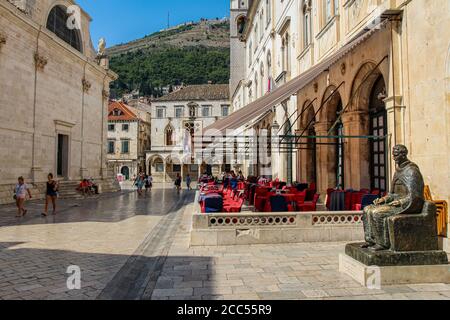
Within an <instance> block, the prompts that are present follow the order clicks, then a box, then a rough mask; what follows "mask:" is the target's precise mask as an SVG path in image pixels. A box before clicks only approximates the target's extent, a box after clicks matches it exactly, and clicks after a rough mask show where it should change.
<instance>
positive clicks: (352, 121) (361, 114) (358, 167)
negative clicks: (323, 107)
mask: <svg viewBox="0 0 450 320" xmlns="http://www.w3.org/2000/svg"><path fill="white" fill-rule="evenodd" d="M342 123H343V125H344V135H346V136H366V135H368V134H369V114H368V113H367V112H365V111H352V112H346V113H345V114H344V115H343V116H342ZM344 154H345V157H344V177H345V186H346V188H351V189H354V190H360V189H365V188H368V189H370V157H371V154H370V140H369V139H366V138H349V139H345V144H344Z"/></svg>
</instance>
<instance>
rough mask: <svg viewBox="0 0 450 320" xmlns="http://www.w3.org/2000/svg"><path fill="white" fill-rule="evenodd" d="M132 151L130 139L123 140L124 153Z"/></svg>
mask: <svg viewBox="0 0 450 320" xmlns="http://www.w3.org/2000/svg"><path fill="white" fill-rule="evenodd" d="M128 153H130V141H129V140H122V154H128Z"/></svg>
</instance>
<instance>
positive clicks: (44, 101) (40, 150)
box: [0, 0, 117, 202]
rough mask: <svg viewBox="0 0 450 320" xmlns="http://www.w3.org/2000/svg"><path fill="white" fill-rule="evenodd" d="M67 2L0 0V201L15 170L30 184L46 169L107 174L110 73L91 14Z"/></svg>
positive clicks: (64, 176) (70, 174) (70, 177)
mask: <svg viewBox="0 0 450 320" xmlns="http://www.w3.org/2000/svg"><path fill="white" fill-rule="evenodd" d="M74 4H75V2H74V1H64V0H58V1H55V0H40V1H29V0H21V1H6V0H1V1H0V84H1V88H2V89H1V91H0V105H1V110H2V112H1V113H0V141H1V142H0V150H1V154H2V155H1V157H0V181H1V182H0V183H1V184H2V190H3V191H2V195H1V196H0V199H1V201H2V202H10V201H11V200H12V195H11V191H10V189H12V187H11V185H12V184H14V183H16V181H17V177H18V176H24V177H25V179H26V181H27V182H28V183H31V184H34V186H35V187H39V186H40V185H42V183H43V182H44V181H46V179H47V174H48V173H49V172H52V173H54V175H55V176H58V179H60V180H67V181H78V180H79V179H81V178H84V177H94V178H97V179H103V178H106V177H107V170H106V148H105V145H106V114H107V108H108V95H109V92H108V91H109V90H108V89H109V83H110V82H111V81H112V80H114V79H116V77H117V76H116V74H115V73H114V72H112V71H110V70H108V67H107V65H108V63H107V59H106V58H103V59H101V60H100V59H97V55H96V52H95V50H94V49H93V45H92V42H91V38H90V34H89V24H90V21H91V18H90V17H89V15H88V14H87V13H86V12H84V11H83V10H82V9H81V8H79V7H78V6H73V5H74ZM68 10H69V13H68ZM70 10H72V11H70ZM70 12H73V15H72V16H70ZM66 19H73V20H71V22H72V23H73V28H71V29H69V28H68V27H67V24H66ZM39 194H40V193H39ZM35 196H37V194H35Z"/></svg>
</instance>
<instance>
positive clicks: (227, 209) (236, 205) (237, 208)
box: [224, 197, 245, 213]
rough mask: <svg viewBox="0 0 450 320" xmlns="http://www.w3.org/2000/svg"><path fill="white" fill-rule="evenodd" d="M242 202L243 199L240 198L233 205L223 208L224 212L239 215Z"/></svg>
mask: <svg viewBox="0 0 450 320" xmlns="http://www.w3.org/2000/svg"><path fill="white" fill-rule="evenodd" d="M244 201H245V199H244V197H241V198H239V199H238V200H237V201H236V202H235V203H234V204H231V205H226V206H224V211H225V212H228V213H239V212H241V211H242V206H243V205H244Z"/></svg>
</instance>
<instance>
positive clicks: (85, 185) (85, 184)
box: [77, 179, 91, 195]
mask: <svg viewBox="0 0 450 320" xmlns="http://www.w3.org/2000/svg"><path fill="white" fill-rule="evenodd" d="M77 191H80V192H81V193H82V194H83V195H86V194H90V193H91V190H90V187H89V181H88V180H87V179H83V181H81V182H80V184H79V186H78V188H77Z"/></svg>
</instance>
